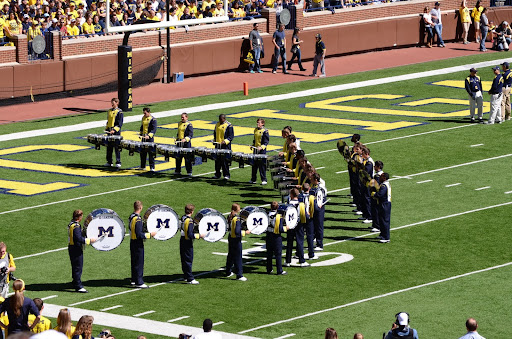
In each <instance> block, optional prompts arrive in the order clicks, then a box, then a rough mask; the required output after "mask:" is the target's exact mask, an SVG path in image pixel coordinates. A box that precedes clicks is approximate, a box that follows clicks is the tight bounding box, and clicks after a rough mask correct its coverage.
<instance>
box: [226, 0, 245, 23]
mask: <svg viewBox="0 0 512 339" xmlns="http://www.w3.org/2000/svg"><path fill="white" fill-rule="evenodd" d="M228 15H229V17H230V18H232V19H241V18H244V17H245V11H244V9H243V8H241V7H240V2H239V1H235V2H234V3H233V6H232V7H231V8H230V9H229V13H228Z"/></svg>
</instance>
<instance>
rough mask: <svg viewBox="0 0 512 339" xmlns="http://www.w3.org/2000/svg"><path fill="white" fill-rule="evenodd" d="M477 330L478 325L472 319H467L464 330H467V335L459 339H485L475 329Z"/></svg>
mask: <svg viewBox="0 0 512 339" xmlns="http://www.w3.org/2000/svg"><path fill="white" fill-rule="evenodd" d="M477 328H478V324H477V322H476V320H475V319H474V318H469V319H468V320H466V329H467V330H468V333H466V334H465V335H463V336H462V337H460V338H459V339H485V338H484V337H482V336H481V335H480V334H478V332H477V331H476V329H477Z"/></svg>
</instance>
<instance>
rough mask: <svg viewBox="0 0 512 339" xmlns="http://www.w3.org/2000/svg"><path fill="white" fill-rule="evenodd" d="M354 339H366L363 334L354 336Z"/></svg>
mask: <svg viewBox="0 0 512 339" xmlns="http://www.w3.org/2000/svg"><path fill="white" fill-rule="evenodd" d="M354 339H364V336H363V335H362V334H361V333H356V334H354Z"/></svg>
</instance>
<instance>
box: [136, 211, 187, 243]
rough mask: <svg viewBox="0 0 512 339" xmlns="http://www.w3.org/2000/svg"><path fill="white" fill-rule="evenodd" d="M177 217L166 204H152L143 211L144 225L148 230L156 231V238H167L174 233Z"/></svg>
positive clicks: (176, 230)
mask: <svg viewBox="0 0 512 339" xmlns="http://www.w3.org/2000/svg"><path fill="white" fill-rule="evenodd" d="M179 221H180V219H179V217H178V214H176V212H174V210H173V209H172V208H170V207H169V206H166V205H161V204H159V205H153V206H151V207H150V208H148V210H147V211H146V213H144V225H145V226H146V229H147V230H148V232H150V233H151V232H156V235H155V237H154V238H155V239H156V240H169V239H171V238H172V237H174V236H175V235H176V233H177V232H178V226H179Z"/></svg>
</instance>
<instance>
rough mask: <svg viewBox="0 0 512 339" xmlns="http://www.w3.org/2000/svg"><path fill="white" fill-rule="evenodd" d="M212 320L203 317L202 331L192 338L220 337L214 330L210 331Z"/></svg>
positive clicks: (214, 338) (215, 338) (218, 338)
mask: <svg viewBox="0 0 512 339" xmlns="http://www.w3.org/2000/svg"><path fill="white" fill-rule="evenodd" d="M212 327H213V322H212V321H211V319H205V320H204V321H203V331H204V332H202V333H198V334H196V335H195V336H194V337H193V339H206V338H208V339H221V338H222V337H221V335H220V334H218V333H215V332H212Z"/></svg>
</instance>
